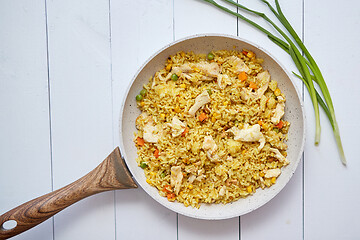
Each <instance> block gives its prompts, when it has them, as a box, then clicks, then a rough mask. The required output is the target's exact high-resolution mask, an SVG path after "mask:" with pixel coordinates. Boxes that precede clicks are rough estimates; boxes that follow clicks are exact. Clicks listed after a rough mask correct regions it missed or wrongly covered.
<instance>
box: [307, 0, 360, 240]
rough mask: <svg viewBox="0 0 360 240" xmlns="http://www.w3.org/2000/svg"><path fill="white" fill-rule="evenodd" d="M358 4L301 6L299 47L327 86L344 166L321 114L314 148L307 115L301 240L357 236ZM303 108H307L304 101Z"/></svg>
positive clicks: (359, 176)
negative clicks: (306, 51)
mask: <svg viewBox="0 0 360 240" xmlns="http://www.w3.org/2000/svg"><path fill="white" fill-rule="evenodd" d="M359 7H360V2H359V1H345V2H341V6H340V5H339V3H338V2H335V1H324V0H321V1H305V42H306V43H307V45H308V46H309V50H310V52H311V53H312V55H313V57H314V58H315V59H316V60H317V63H318V65H319V67H320V69H321V70H322V73H323V75H324V78H325V81H326V83H327V85H328V88H329V91H330V94H331V96H332V100H333V103H334V107H335V110H336V116H337V119H338V123H339V128H340V133H341V136H342V140H343V145H344V150H345V154H346V156H347V161H348V166H347V167H343V166H342V165H341V163H340V159H339V154H338V150H337V147H336V143H335V140H334V137H333V134H332V129H331V126H330V124H329V122H328V120H327V119H326V116H325V115H324V114H321V116H320V118H321V127H322V132H321V140H320V145H319V146H318V147H315V146H314V144H313V143H314V141H313V139H314V138H313V137H314V134H315V133H314V116H313V114H312V113H310V114H308V121H307V123H308V126H309V127H308V135H309V140H308V141H307V144H306V149H307V151H306V153H305V161H306V164H305V239H356V238H358V236H359V234H360V229H359V227H358V223H357V222H358V221H357V218H358V215H359V213H360V206H359V201H360V195H359V194H358V192H357V191H358V189H359V180H360V162H359V156H358V154H357V151H356V149H357V148H358V144H357V141H356V140H355V139H356V137H357V136H359V134H360V129H359V127H358V124H357V122H358V121H357V119H359V117H360V113H359V111H358V109H359V107H358V103H359V102H360V98H359V93H358V89H359V87H360V83H359V81H358V79H357V77H356V76H357V72H358V69H359V67H360V65H359V61H358V56H359V54H360V48H359V42H360V33H359V31H357V30H356V29H358V23H359V21H360V15H359V13H358V9H359ZM305 103H306V108H308V109H311V108H312V104H311V101H310V99H309V98H308V96H306V101H305Z"/></svg>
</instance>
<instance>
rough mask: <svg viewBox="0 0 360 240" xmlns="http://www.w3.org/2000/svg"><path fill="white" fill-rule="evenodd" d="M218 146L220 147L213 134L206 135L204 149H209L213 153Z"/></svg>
mask: <svg viewBox="0 0 360 240" xmlns="http://www.w3.org/2000/svg"><path fill="white" fill-rule="evenodd" d="M217 148H218V146H217V145H216V143H215V141H214V139H213V138H212V136H205V137H204V142H203V149H204V150H205V151H209V152H210V153H211V154H213V153H214V152H215V151H216V150H217Z"/></svg>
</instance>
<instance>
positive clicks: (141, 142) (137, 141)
mask: <svg viewBox="0 0 360 240" xmlns="http://www.w3.org/2000/svg"><path fill="white" fill-rule="evenodd" d="M136 143H137V145H139V146H144V145H145V141H144V139H143V138H141V137H137V138H136Z"/></svg>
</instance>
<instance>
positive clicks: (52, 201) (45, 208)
mask: <svg viewBox="0 0 360 240" xmlns="http://www.w3.org/2000/svg"><path fill="white" fill-rule="evenodd" d="M136 187H137V185H136V183H135V182H134V180H133V179H132V177H131V175H130V173H129V171H128V170H127V168H126V165H125V163H124V161H123V160H122V158H121V155H120V150H119V148H118V147H117V148H115V150H114V151H113V152H112V153H111V154H110V155H109V156H108V157H107V158H106V159H105V160H104V161H103V162H102V163H100V165H99V166H97V167H96V168H95V169H94V170H92V171H91V172H89V173H88V174H86V175H85V176H83V177H82V178H80V179H78V180H77V181H75V182H73V183H71V184H69V185H67V186H65V187H63V188H61V189H58V190H56V191H54V192H51V193H48V194H46V195H43V196H41V197H38V198H36V199H33V200H30V201H29V202H26V203H24V204H22V205H20V206H18V207H16V208H14V209H12V210H10V211H8V212H6V213H5V214H3V215H1V216H0V239H7V238H10V237H13V236H15V235H17V234H20V233H22V232H24V231H26V230H28V229H30V228H32V227H35V226H36V225H38V224H40V223H42V222H43V221H45V220H46V219H48V218H50V217H52V216H54V215H55V214H56V213H58V212H60V211H61V210H63V209H64V208H66V207H68V206H70V205H72V204H73V203H76V202H77V201H79V200H81V199H84V198H86V197H89V196H91V195H94V194H97V193H100V192H105V191H110V190H115V189H126V188H136ZM9 220H15V221H16V223H17V225H16V227H14V228H12V229H5V228H4V227H3V224H4V223H5V222H7V221H9Z"/></svg>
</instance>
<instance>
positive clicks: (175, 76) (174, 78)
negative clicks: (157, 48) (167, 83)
mask: <svg viewBox="0 0 360 240" xmlns="http://www.w3.org/2000/svg"><path fill="white" fill-rule="evenodd" d="M178 78H179V76H178V75H176V74H175V73H174V74H173V75H171V80H173V81H177V80H178Z"/></svg>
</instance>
